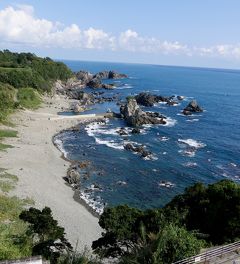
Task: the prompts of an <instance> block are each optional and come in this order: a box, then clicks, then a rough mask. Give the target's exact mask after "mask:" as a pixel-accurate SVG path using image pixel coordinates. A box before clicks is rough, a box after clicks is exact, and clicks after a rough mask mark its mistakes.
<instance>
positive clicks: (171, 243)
mask: <svg viewBox="0 0 240 264" xmlns="http://www.w3.org/2000/svg"><path fill="white" fill-rule="evenodd" d="M148 237H149V239H148V240H146V241H147V242H146V243H143V244H142V245H141V244H138V245H137V246H136V248H135V249H133V251H132V252H131V253H130V254H129V255H127V256H124V257H123V258H122V259H121V260H120V263H121V264H130V263H134V264H171V263H173V262H175V261H178V260H181V259H184V258H187V257H190V256H193V255H196V254H198V253H199V252H200V249H201V248H202V247H203V246H204V242H203V241H201V240H198V239H197V238H196V237H195V236H194V235H193V234H192V233H190V232H188V231H187V230H186V229H184V228H182V227H178V226H175V225H173V224H169V225H166V226H164V227H163V228H162V230H161V231H160V232H159V233H158V234H157V235H154V234H149V235H148Z"/></svg>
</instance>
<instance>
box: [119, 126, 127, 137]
mask: <svg viewBox="0 0 240 264" xmlns="http://www.w3.org/2000/svg"><path fill="white" fill-rule="evenodd" d="M117 133H118V134H119V135H120V136H127V135H128V132H127V131H126V130H125V129H124V128H123V127H122V128H120V129H119V130H117Z"/></svg>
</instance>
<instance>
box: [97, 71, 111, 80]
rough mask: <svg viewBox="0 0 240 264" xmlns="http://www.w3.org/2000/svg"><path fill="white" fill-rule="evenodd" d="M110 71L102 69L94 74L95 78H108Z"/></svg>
mask: <svg viewBox="0 0 240 264" xmlns="http://www.w3.org/2000/svg"><path fill="white" fill-rule="evenodd" d="M108 76H109V71H102V72H99V73H97V74H95V75H94V77H93V78H99V79H108Z"/></svg>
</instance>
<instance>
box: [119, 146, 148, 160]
mask: <svg viewBox="0 0 240 264" xmlns="http://www.w3.org/2000/svg"><path fill="white" fill-rule="evenodd" d="M124 149H126V150H128V151H132V152H136V153H138V154H140V155H141V157H142V158H146V157H148V156H150V155H151V154H152V153H151V152H150V151H148V150H145V149H144V147H143V146H136V147H135V146H134V145H132V144H131V143H127V144H126V145H125V146H124Z"/></svg>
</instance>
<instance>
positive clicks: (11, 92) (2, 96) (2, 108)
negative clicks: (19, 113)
mask: <svg viewBox="0 0 240 264" xmlns="http://www.w3.org/2000/svg"><path fill="white" fill-rule="evenodd" d="M15 108H16V91H15V89H14V88H13V87H12V86H11V85H9V84H4V83H1V82H0V122H4V121H6V120H7V117H8V115H9V114H11V113H12V112H13V111H14V109H15Z"/></svg>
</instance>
